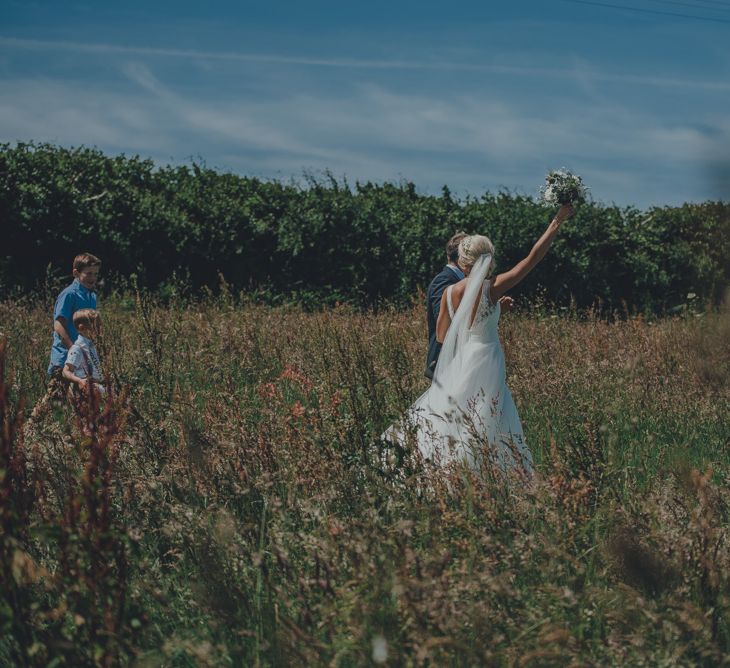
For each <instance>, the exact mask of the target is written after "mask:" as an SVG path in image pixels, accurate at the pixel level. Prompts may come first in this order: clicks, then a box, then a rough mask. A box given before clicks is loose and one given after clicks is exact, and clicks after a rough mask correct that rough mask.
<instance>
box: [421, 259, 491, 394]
mask: <svg viewBox="0 0 730 668" xmlns="http://www.w3.org/2000/svg"><path fill="white" fill-rule="evenodd" d="M491 266H492V255H491V254H490V253H485V254H484V255H480V256H479V259H478V260H477V261H476V262H475V263H474V266H473V267H472V269H471V271H470V272H469V276H468V277H467V279H466V289H465V290H464V296H463V297H462V299H461V301H460V302H459V306H458V308H457V309H456V313H455V314H454V319H453V320H452V321H451V325H450V326H449V330H448V332H447V333H446V338H445V339H444V343H443V346H441V353H440V354H439V359H438V362H437V363H436V369H435V370H434V374H433V385H435V386H436V387H440V388H449V387H458V379H459V377H460V376H461V372H462V369H461V364H460V356H459V352H460V351H461V349H462V347H463V346H464V344H465V343H466V340H467V338H468V336H469V329H470V328H471V324H472V323H471V315H472V313H473V312H474V305H475V304H476V301H477V299H479V296H480V289H481V287H482V285H483V284H484V280H485V279H486V277H487V274H488V273H489V268H490V267H491Z"/></svg>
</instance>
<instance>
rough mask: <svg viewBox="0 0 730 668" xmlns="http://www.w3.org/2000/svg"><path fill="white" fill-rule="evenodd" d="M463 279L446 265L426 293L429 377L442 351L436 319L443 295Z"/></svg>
mask: <svg viewBox="0 0 730 668" xmlns="http://www.w3.org/2000/svg"><path fill="white" fill-rule="evenodd" d="M459 280H461V279H460V278H459V277H458V276H457V275H456V274H455V273H454V272H453V271H452V270H451V269H450V268H449V267H448V265H447V266H445V267H444V268H443V269H442V270H441V272H440V273H438V274H436V276H434V279H433V280H432V281H431V283H430V284H429V286H428V292H427V293H426V311H427V318H428V359H427V360H426V371H425V375H426V377H427V378H433V371H434V369H435V368H436V361H437V360H438V357H439V353H440V352H441V344H440V343H439V342H438V341H436V320H438V317H439V309H440V308H441V295H443V294H444V290H446V288H448V287H449V286H450V285H453V284H454V283H458V282H459Z"/></svg>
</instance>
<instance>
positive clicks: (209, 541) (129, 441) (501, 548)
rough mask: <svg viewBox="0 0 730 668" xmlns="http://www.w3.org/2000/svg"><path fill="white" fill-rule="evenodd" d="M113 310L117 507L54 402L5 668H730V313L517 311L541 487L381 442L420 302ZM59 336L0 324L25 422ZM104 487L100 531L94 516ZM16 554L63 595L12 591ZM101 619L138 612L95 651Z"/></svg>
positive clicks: (34, 444) (29, 511) (38, 461)
mask: <svg viewBox="0 0 730 668" xmlns="http://www.w3.org/2000/svg"><path fill="white" fill-rule="evenodd" d="M101 312H102V314H103V318H104V340H103V341H102V344H101V346H100V349H101V351H102V355H103V362H104V364H105V367H106V373H107V376H108V377H109V378H110V379H111V383H112V386H113V387H114V388H115V389H116V390H117V391H118V392H119V391H120V390H121V389H122V388H126V390H127V391H128V393H129V398H128V399H125V400H123V401H122V400H121V399H120V401H119V402H118V405H116V406H115V408H114V411H115V412H114V414H113V415H112V416H109V417H108V419H112V418H113V423H114V425H117V426H118V428H119V429H120V430H121V431H120V434H119V435H118V436H113V437H112V436H109V438H110V439H111V441H109V442H111V443H112V445H108V442H107V440H104V438H101V439H100V441H99V442H100V444H101V445H102V446H103V445H104V444H105V443H107V445H108V447H110V448H118V458H116V459H114V460H113V462H112V463H111V464H110V468H109V476H108V479H107V481H106V487H105V486H104V484H102V482H101V480H102V479H101V478H98V476H99V475H101V474H97V473H94V472H93V471H91V472H90V469H89V466H88V464H89V457H90V454H89V452H91V451H93V447H92V448H91V449H90V450H89V449H88V448H86V446H85V445H84V437H83V435H82V433H81V432H80V431H79V427H78V426H77V424H76V421H75V419H74V418H73V415H72V411H71V410H70V409H69V408H68V407H61V408H60V409H59V410H57V411H56V413H55V414H53V415H50V416H49V417H47V418H46V419H45V420H44V421H43V422H42V423H41V424H37V425H32V427H26V428H25V429H24V432H25V436H26V438H25V442H24V446H23V447H24V448H25V450H26V451H27V452H33V451H35V453H36V454H35V455H34V456H33V457H31V459H32V463H33V465H34V467H33V468H32V469H31V472H30V473H29V474H28V480H27V481H25V480H24V479H23V476H22V475H19V474H18V472H17V471H18V470H19V468H18V467H19V464H18V466H16V467H15V468H13V467H12V466H5V463H7V462H0V469H4V470H8V471H11V472H12V471H15V473H12V475H10V474H6V476H5V478H4V481H5V482H4V483H3V484H4V485H6V488H7V489H8V490H11V492H12V494H11V495H10V496H8V497H7V498H6V497H3V498H5V501H4V502H3V503H4V504H5V506H4V508H5V511H4V512H5V515H4V517H6V519H7V523H6V524H5V525H4V526H6V527H7V528H6V530H5V533H4V535H3V538H1V539H0V543H2V546H3V551H2V554H3V555H4V557H3V559H4V561H3V565H4V567H6V568H7V571H6V572H4V573H3V576H4V578H7V579H5V580H4V583H5V584H4V591H5V592H7V596H10V595H12V596H15V598H14V599H13V601H15V602H14V603H13V605H15V606H17V610H15V608H13V607H12V606H10V607H11V609H12V610H13V611H14V612H13V614H15V615H16V626H15V627H13V626H12V624H10V622H8V621H7V614H5V617H3V619H5V620H6V621H5V628H7V629H8V630H9V631H10V633H9V634H4V638H3V640H1V641H0V663H3V662H8V661H16V662H20V661H27V662H29V663H31V664H38V665H46V664H47V663H48V661H49V660H51V659H52V658H53V657H59V661H60V663H59V664H58V665H82V664H84V663H86V664H90V665H93V664H95V663H97V664H104V662H107V663H106V665H112V664H113V663H115V662H123V663H124V662H137V663H136V665H151V666H152V665H168V666H192V665H195V666H198V665H203V666H204V665H210V666H218V665H236V666H237V665H256V664H259V665H272V666H279V665H340V666H350V665H352V666H354V665H367V664H369V663H371V662H373V661H375V660H380V659H382V658H383V656H385V657H386V659H385V661H386V662H387V664H388V665H426V664H430V665H523V666H532V665H534V666H544V665H556V666H563V665H569V664H570V663H571V662H573V663H574V664H575V665H584V664H591V663H593V664H603V665H605V664H613V665H622V664H623V665H636V664H642V663H643V664H644V665H661V664H664V665H669V664H680V665H695V664H700V665H708V666H709V665H717V664H718V663H719V662H720V661H721V660H722V657H724V656H725V655H726V654H727V652H728V651H730V629H728V626H727V614H728V610H727V606H728V598H727V596H728V593H730V592H728V582H727V573H728V572H730V571H728V566H730V563H728V562H729V561H730V549H729V548H728V545H727V542H726V533H727V530H726V526H727V515H728V511H729V510H730V492H728V486H727V483H728V481H729V480H730V475H729V474H730V449H729V448H730V419H729V416H730V392H729V390H728V382H727V381H728V378H729V372H730V352H729V350H728V345H727V341H728V340H729V339H728V333H729V325H728V319H727V315H722V314H716V313H709V312H708V313H703V314H698V315H695V314H690V313H688V314H686V315H684V316H681V317H676V318H671V319H659V320H655V321H647V320H645V319H643V318H628V319H620V320H616V321H612V322H607V321H605V320H602V319H600V318H597V317H592V316H590V315H585V314H583V315H579V314H575V313H565V314H563V315H561V316H560V317H555V315H554V314H552V313H549V312H541V311H535V310H530V311H526V312H524V313H520V312H519V311H518V312H516V313H513V314H509V315H507V316H504V317H503V322H502V325H501V326H502V340H503V344H504V347H505V352H506V355H507V369H508V384H509V386H510V388H511V390H512V393H513V395H514V397H515V401H516V403H517V405H518V409H519V411H520V415H521V418H522V420H523V423H524V427H525V433H526V437H527V441H528V444H529V446H530V447H531V449H532V450H533V452H534V454H535V459H536V462H537V464H538V468H539V476H538V478H537V480H536V481H535V483H534V485H532V486H530V487H528V488H526V487H524V486H517V485H515V484H514V483H507V482H505V481H504V480H502V479H500V478H499V476H494V475H485V476H484V477H483V478H476V477H474V476H473V475H471V474H469V473H467V472H466V471H463V470H459V469H456V470H453V471H449V472H447V473H444V474H442V475H436V476H434V475H433V474H432V473H431V472H429V471H428V469H424V467H423V464H422V462H420V461H419V459H418V457H417V456H415V454H414V453H411V452H397V451H392V450H388V449H384V448H383V447H382V446H380V445H378V440H377V437H378V435H379V434H380V433H381V432H382V430H383V429H384V428H385V427H387V426H388V425H389V424H390V423H391V422H392V420H393V419H395V418H396V417H397V416H398V415H400V413H401V412H402V411H403V410H404V409H405V408H406V407H407V406H408V405H409V404H410V402H411V401H413V400H414V399H415V398H416V397H417V396H418V395H419V394H420V393H421V392H422V391H423V390H424V389H425V387H426V380H425V379H424V378H423V376H422V369H423V364H424V358H425V348H426V341H425V333H424V329H425V323H424V320H423V314H422V312H421V308H420V307H414V309H413V310H408V311H396V310H387V309H386V310H381V311H379V312H370V313H362V312H356V311H353V310H350V309H348V308H346V307H342V308H336V309H334V310H329V311H325V312H320V313H305V312H303V311H301V310H299V309H296V308H284V307H282V308H277V309H272V308H266V307H262V306H257V305H253V304H245V303H243V304H239V303H236V301H235V300H234V299H232V298H231V297H230V296H228V295H224V296H223V297H221V298H219V299H214V298H209V299H206V300H204V301H200V302H186V303H173V304H167V305H164V306H163V305H160V304H156V303H155V302H154V301H151V300H149V299H142V298H137V299H135V298H124V299H122V298H119V299H116V300H108V301H105V302H104V303H103V304H102V305H101ZM48 313H49V308H48V305H42V304H37V305H36V304H27V303H24V304H14V303H8V302H6V303H3V304H0V323H2V325H1V329H2V332H3V334H4V335H5V336H6V337H7V340H8V352H7V369H6V372H5V379H6V382H7V383H8V387H9V395H10V398H11V399H12V402H13V403H14V402H15V400H17V398H18V397H19V396H20V395H21V394H22V395H24V396H25V398H26V400H27V402H28V404H29V405H33V404H34V403H35V402H37V401H38V400H39V399H40V397H41V396H42V394H43V383H44V374H45V368H46V364H47V355H48V348H49V347H50V336H49V333H48V330H49V323H48ZM100 433H101V432H100ZM16 442H19V439H16ZM64 442H65V443H66V445H65V446H63V444H64ZM4 443H5V441H4ZM6 445H7V443H6ZM62 446H63V447H64V448H65V449H63V452H65V453H66V454H65V455H64V458H62V459H58V458H55V459H54V458H53V457H50V456H49V455H47V454H46V453H48V452H51V451H53V452H56V451H58V448H61V447H62ZM104 447H107V446H104ZM54 448H55V450H54ZM85 448H86V449H85ZM11 451H12V448H10V447H9V446H8V447H7V448H6V450H5V452H6V453H7V452H11ZM115 452H116V450H115ZM17 461H18V460H17V458H16V463H17ZM16 469H17V470H16ZM705 472H709V473H707V475H704V473H705ZM95 476H97V477H95ZM29 486H35V490H36V496H35V500H33V499H32V498H31V497H28V499H25V500H24V501H23V502H22V503H20V501H19V500H18V499H19V498H20V497H19V496H18V495H19V494H20V493H21V492H22V490H27V489H28V488H29ZM103 489H107V490H108V494H109V495H110V499H111V502H110V503H111V505H110V511H109V512H110V513H111V515H110V517H111V528H110V529H108V530H104V532H106V533H104V532H101V533H99V532H100V531H101V529H99V527H98V526H97V525H96V524H93V522H92V519H93V518H92V519H90V517H91V516H87V515H84V512H85V511H83V508H86V505H84V504H88V503H90V499H91V501H93V499H94V498H95V497H93V495H92V496H88V494H89V493H90V492H89V490H96V491H95V492H94V493H95V494H100V493H101V491H99V490H103ZM44 490H56V491H55V493H47V494H46V495H45V496H44V495H43V491H44ZM84 494H86V495H87V496H84ZM24 498H25V497H24ZM9 499H14V501H11V500H9ZM84 499H85V500H84ZM21 500H22V499H21ZM74 504H76V505H74ZM76 506H78V507H79V508H81V509H82V510H81V511H80V512H81V516H80V517H81V519H84V521H86V522H87V523H86V524H83V523H82V524H78V523H76V524H74V523H73V522H71V521H70V519H69V517H70V516H69V514H68V509H69V508H73V507H76ZM8 509H10V510H8ZM64 509H65V510H64ZM10 511H12V512H10ZM79 521H81V520H79ZM94 521H96V520H94ZM99 526H101V525H99ZM58 527H60V529H59V528H58ZM84 527H86V528H84ZM102 534H103V535H104V536H108V541H107V542H104V541H102V542H101V543H98V544H97V543H94V542H93V541H94V540H96V538H94V537H95V536H98V535H102ZM64 536H65V537H66V538H64ZM78 536H81V538H79V539H78V540H79V543H78V544H79V545H80V546H81V547H80V548H79V549H78V550H77V551H75V552H68V551H67V552H63V551H62V550H60V549H59V545H61V543H60V542H59V541H62V540H66V539H68V540H71V539H73V540H76V538H74V537H78ZM105 540H106V539H105ZM13 541H14V542H13ZM84 541H86V542H84ZM89 541H91V542H89ZM84 546H87V547H84ZM88 546H90V547H88ZM94 546H95V547H94ZM87 548H88V550H89V551H90V552H88V554H87V552H84V550H86V549H87ZM92 548H93V549H92ZM18 550H20V553H22V555H24V556H23V558H24V559H26V558H27V559H29V560H31V561H30V562H29V563H32V564H34V566H35V567H37V568H42V569H45V570H44V572H47V573H49V574H55V575H54V576H53V577H51V576H50V575H49V576H44V575H43V574H42V573H40V571H39V572H35V571H34V574H30V575H28V576H27V577H25V576H24V577H19V576H18V575H17V573H15V575H13V572H12V564H13V563H15V562H13V559H14V558H15V559H16V561H17V558H16V557H14V556H13V555H15V554H16V553H18ZM93 550H97V551H98V554H97V552H94V551H93ZM119 550H122V552H123V554H124V558H125V563H126V567H125V568H121V566H115V567H114V568H116V569H117V570H113V573H114V574H115V575H114V578H111V579H110V577H108V576H107V577H106V578H105V579H103V580H102V581H100V582H99V584H98V588H99V592H100V593H99V592H97V593H94V590H93V587H91V588H90V585H88V586H87V585H84V587H81V588H80V589H78V590H75V589H74V582H75V578H80V577H81V575H80V574H81V573H84V572H87V571H88V568H89V564H90V563H92V561H93V560H92V557H93V558H94V559H97V560H98V559H99V558H101V557H103V556H104V555H106V556H107V557H109V559H110V563H112V562H111V558H112V556H113V555H117V557H119V554H120V553H119ZM89 554H91V555H92V556H89ZM100 555H101V556H100ZM24 563H25V562H24ZM114 563H116V562H114ZM119 563H121V562H119ZM16 570H17V569H16ZM28 572H29V573H30V571H28ZM92 580H93V578H92ZM43 583H46V584H43ZM104 597H106V599H109V600H121V599H122V598H123V600H124V605H122V606H121V608H119V610H120V612H119V617H118V618H115V620H114V621H113V623H112V622H111V621H108V620H107V622H104V623H106V624H108V628H107V627H105V628H106V630H105V628H98V629H91V628H89V627H90V626H91V625H93V624H101V625H102V626H103V624H102V622H101V621H99V620H103V619H105V618H104V615H103V614H101V612H100V611H103V610H102V608H103V605H102V602H103V600H106V599H105V598H104ZM115 597H116V598H115ZM8 600H9V599H8ZM33 606H35V607H33ZM104 609H105V608H104ZM115 609H116V608H115ZM21 613H22V614H21ZM18 615H20V617H19V616H18ZM79 618H81V619H83V620H84V621H83V622H82V623H79ZM18 628H22V629H25V631H24V633H25V636H24V637H26V638H27V639H30V640H31V641H32V642H33V643H35V644H34V645H33V648H34V649H33V651H32V652H30V653H29V651H28V648H25V651H24V650H23V648H21V647H20V645H19V643H20V640H21V639H20V638H18V637H16V642H13V641H11V640H10V637H11V636H12V635H13V634H16V635H17V629H18ZM110 638H111V639H113V642H112V640H110ZM95 647H96V648H101V649H99V650H98V651H97V650H95V649H94V648H95ZM95 652H96V654H95ZM109 662H111V663H109Z"/></svg>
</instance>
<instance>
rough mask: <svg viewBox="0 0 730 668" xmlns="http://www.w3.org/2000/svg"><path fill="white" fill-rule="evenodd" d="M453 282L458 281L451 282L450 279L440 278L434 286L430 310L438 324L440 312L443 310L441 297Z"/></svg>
mask: <svg viewBox="0 0 730 668" xmlns="http://www.w3.org/2000/svg"><path fill="white" fill-rule="evenodd" d="M453 282H456V281H450V280H449V279H448V278H446V277H443V278H440V279H439V280H438V281H437V282H436V284H435V285H434V289H433V292H432V293H431V295H430V297H429V304H428V306H429V308H430V309H431V314H432V315H433V321H434V322H436V321H437V320H438V318H439V311H440V310H441V296H442V295H443V294H444V290H446V288H448V287H449V285H451V284H452V283H453Z"/></svg>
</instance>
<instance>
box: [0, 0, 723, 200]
mask: <svg viewBox="0 0 730 668" xmlns="http://www.w3.org/2000/svg"><path fill="white" fill-rule="evenodd" d="M692 17H696V18H692ZM729 73H730V0H615V2H613V1H610V0H606V2H603V0H600V1H599V0H597V1H596V2H593V1H592V0H591V1H583V0H553V1H552V2H545V1H537V0H505V1H504V2H491V1H488V0H484V1H482V2H467V1H463V0H452V2H450V3H446V2H439V3H435V2H430V1H429V0H422V1H420V2H414V1H411V0H407V1H404V2H398V1H396V0H392V1H391V2H384V1H382V0H370V1H368V2H350V3H345V2H331V1H329V0H310V2H306V3H305V2H279V1H276V0H270V1H269V2H266V3H262V2H256V3H253V2H208V3H202V2H195V3H192V2H187V1H186V0H179V1H177V2H167V1H165V2H153V1H152V0H149V1H148V2H140V1H138V0H127V1H126V2H124V3H122V2H120V3H110V2H94V3H92V2H73V1H71V2H64V3H59V2H57V1H56V2H34V1H33V0H23V1H22V2H20V1H17V2H16V1H15V0H0V86H1V87H2V94H1V95H0V141H2V142H11V143H13V142H15V141H18V140H20V141H27V140H35V141H50V142H54V143H58V144H61V145H64V146H79V145H82V144H83V145H86V146H97V147H98V148H100V149H102V150H104V151H105V152H108V153H112V154H116V153H126V154H139V155H142V156H144V157H151V158H153V159H154V160H156V161H158V162H159V163H161V164H166V163H175V164H178V163H185V162H188V161H190V160H191V159H202V160H204V161H205V163H206V164H207V165H208V166H211V167H215V168H217V169H220V170H226V171H232V172H236V173H239V174H246V175H252V176H259V177H264V178H277V179H282V180H286V181H288V180H290V179H300V178H301V176H302V174H303V173H304V172H313V173H315V174H317V173H321V172H322V171H324V170H330V171H331V172H332V173H334V174H335V175H336V176H338V177H347V179H348V180H349V181H350V182H354V181H356V180H360V181H365V180H370V181H375V182H382V181H394V180H396V181H397V180H408V181H413V182H414V183H415V184H416V186H417V188H418V189H419V191H420V192H432V193H436V192H439V191H440V189H441V187H442V186H443V185H448V186H449V188H451V190H452V191H453V192H454V193H455V194H457V195H459V196H465V195H467V194H471V195H479V194H481V193H483V192H484V191H485V190H490V191H492V192H494V191H497V190H499V189H502V188H505V189H509V190H511V191H516V192H520V193H525V194H535V193H536V192H537V189H538V187H539V185H540V184H541V182H542V179H543V177H544V174H545V172H546V171H547V170H548V169H549V168H552V167H562V166H567V167H568V168H570V169H572V170H573V171H576V172H578V173H579V174H581V175H582V176H583V177H584V180H585V181H586V182H587V184H588V185H590V186H591V189H592V192H593V196H594V198H595V199H596V200H598V201H601V202H604V203H609V204H610V203H616V204H619V205H621V206H625V205H633V206H638V207H640V208H644V207H648V206H653V205H675V204H679V203H682V202H685V201H695V202H696V201H704V200H707V199H719V198H729V197H730V183H729V182H730V114H729V113H728V112H729V111H730V104H729V103H730V76H728V74H729Z"/></svg>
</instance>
